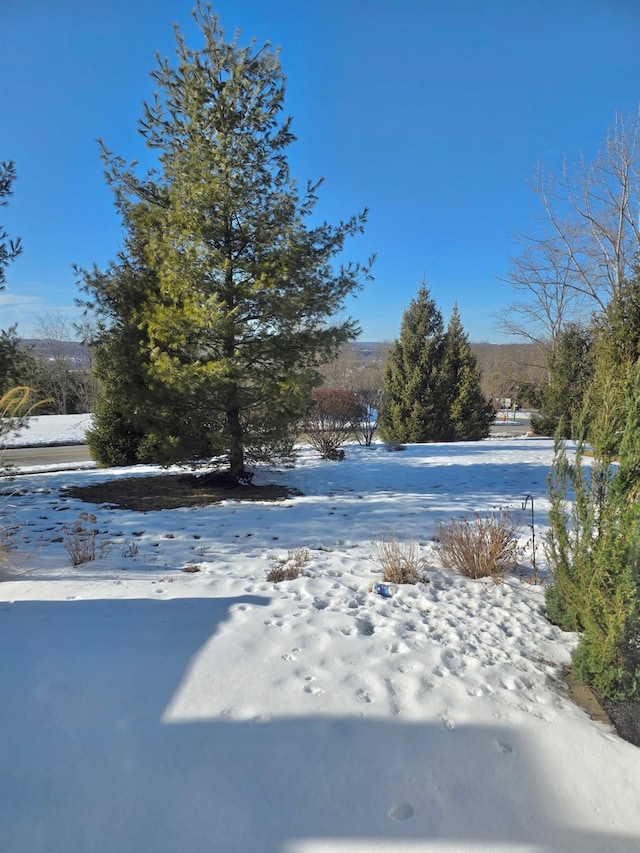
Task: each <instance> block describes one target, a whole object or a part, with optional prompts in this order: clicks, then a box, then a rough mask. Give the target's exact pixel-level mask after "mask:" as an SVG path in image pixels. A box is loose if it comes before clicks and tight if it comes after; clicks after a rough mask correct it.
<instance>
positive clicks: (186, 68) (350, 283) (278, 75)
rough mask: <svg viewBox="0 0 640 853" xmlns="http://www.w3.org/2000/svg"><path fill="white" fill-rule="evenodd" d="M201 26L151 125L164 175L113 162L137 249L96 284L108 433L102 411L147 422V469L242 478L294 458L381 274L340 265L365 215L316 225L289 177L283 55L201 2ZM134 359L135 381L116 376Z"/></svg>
mask: <svg viewBox="0 0 640 853" xmlns="http://www.w3.org/2000/svg"><path fill="white" fill-rule="evenodd" d="M194 15H195V18H196V21H197V23H198V24H199V26H200V28H201V30H202V34H203V36H204V39H205V46H204V48H203V49H202V50H201V51H192V50H190V49H189V48H187V46H186V45H185V43H184V40H183V38H182V36H181V34H180V33H179V32H178V31H176V37H177V50H176V53H177V63H176V66H175V67H172V66H171V65H170V63H169V61H168V60H161V61H159V64H158V67H157V68H156V70H155V71H154V73H153V77H154V80H155V82H156V85H157V88H158V91H157V93H156V94H155V96H154V100H153V102H152V103H150V104H146V105H145V109H144V119H143V120H142V121H141V122H140V132H141V133H142V135H143V136H144V137H145V139H146V141H147V145H148V146H149V148H151V149H152V150H153V151H155V152H157V154H158V165H157V167H156V169H155V170H152V171H150V172H148V173H147V175H146V176H144V177H142V178H140V177H138V176H137V174H136V172H135V170H134V165H133V164H132V165H130V166H127V165H126V164H125V162H124V161H123V160H122V159H121V158H118V157H116V156H114V155H113V154H112V153H111V152H110V151H108V150H107V149H106V148H103V159H104V161H105V163H106V166H107V179H108V181H109V183H110V184H111V186H112V188H113V190H114V193H115V198H116V205H117V207H118V209H119V211H120V213H121V216H122V219H123V223H124V228H125V232H126V234H127V237H126V241H125V246H124V250H123V252H122V253H121V256H120V257H119V259H118V262H117V263H113V264H112V265H111V266H110V267H109V268H108V269H107V271H106V272H105V273H101V272H99V271H97V270H93V272H90V273H83V277H84V289H85V292H86V293H87V294H88V297H89V300H88V304H89V306H90V307H92V308H94V309H95V310H96V312H97V314H98V317H99V318H100V321H101V328H100V332H99V336H98V341H97V347H98V351H99V352H100V351H101V352H102V363H101V365H99V367H98V370H99V375H100V380H101V383H102V395H103V402H102V404H101V407H100V409H99V413H98V417H97V427H96V428H97V429H98V430H102V424H101V418H102V414H100V412H104V413H105V417H107V413H108V411H109V408H114V409H116V410H117V411H118V412H119V413H124V412H125V411H127V410H133V409H135V414H133V411H132V414H130V415H128V416H125V417H128V418H129V419H133V421H134V422H135V423H134V424H133V427H134V430H135V431H138V430H140V431H141V432H142V433H143V440H142V439H141V443H140V444H139V445H138V449H137V451H136V453H137V454H138V455H140V454H142V455H149V454H150V455H153V456H157V457H158V458H161V459H162V461H166V462H184V461H197V460H199V459H202V460H208V459H210V458H211V457H212V456H218V455H219V454H224V455H225V457H226V459H227V462H228V464H229V467H230V469H231V472H232V473H233V474H234V475H239V474H241V473H242V472H243V470H244V466H245V464H246V462H247V461H257V460H259V459H271V458H274V457H278V456H279V455H281V454H287V453H288V452H290V449H291V443H292V440H291V434H292V426H293V425H294V424H296V423H297V422H298V421H299V420H300V417H301V415H302V414H303V413H304V411H305V410H306V408H307V405H308V400H309V394H310V391H311V390H312V388H313V387H315V386H317V385H319V384H320V375H319V372H318V368H319V366H320V365H321V364H322V363H323V362H324V361H326V360H328V359H331V358H333V357H335V355H336V354H337V352H338V349H339V347H340V345H341V344H342V343H344V342H345V341H346V340H348V339H350V338H352V337H354V336H355V334H356V332H357V328H356V324H355V323H354V322H353V321H352V320H344V321H342V322H336V323H332V322H331V321H330V318H331V317H332V316H334V315H335V314H336V312H338V311H339V310H340V309H341V308H342V305H343V300H344V298H345V297H346V296H347V295H348V294H349V293H351V292H352V291H353V290H354V289H355V288H357V287H358V286H359V282H360V280H361V278H362V277H366V276H367V275H368V270H369V265H366V266H360V265H358V264H345V265H342V266H340V267H339V268H337V269H336V268H335V267H334V266H333V261H334V259H335V258H336V257H338V256H340V255H341V254H342V252H343V249H344V244H345V241H346V239H347V237H349V236H352V235H355V234H357V233H359V232H361V231H362V230H363V227H364V223H365V221H366V211H364V212H363V213H362V214H360V215H358V216H354V217H352V218H351V219H348V220H347V221H345V222H340V223H339V224H338V225H337V226H331V225H329V224H327V223H323V224H320V225H317V226H315V227H308V226H307V224H306V220H307V219H308V217H309V216H310V215H311V214H312V212H313V210H314V206H315V203H316V200H317V198H316V190H317V188H318V186H319V183H318V184H315V185H313V184H308V185H307V189H306V192H304V193H303V194H302V195H301V194H300V193H299V191H298V189H297V185H296V182H295V181H294V180H293V179H292V178H291V176H290V173H289V166H288V162H287V158H286V149H287V147H288V146H289V145H290V143H291V142H293V141H294V136H293V134H292V132H291V129H290V119H289V118H281V115H280V114H281V111H282V107H283V102H284V91H285V80H284V76H283V74H282V71H281V69H280V63H279V59H278V55H277V53H274V52H271V51H270V50H269V49H268V46H265V47H263V48H262V49H259V50H256V49H255V46H254V45H253V44H251V45H250V46H249V47H247V48H241V47H240V46H239V45H238V41H237V36H236V37H234V38H233V39H232V40H230V41H228V40H226V39H225V36H224V32H223V31H222V30H221V29H220V26H219V23H218V20H217V18H216V17H215V16H213V15H212V13H211V10H210V8H209V7H208V6H206V7H205V6H204V5H203V4H202V3H198V7H197V9H196V12H195V13H194ZM125 353H126V355H123V354H125ZM123 358H124V359H125V361H126V362H127V364H128V368H129V370H130V371H131V373H132V375H133V377H134V380H133V381H132V382H130V381H128V380H127V381H123V379H122V378H121V377H120V376H119V375H118V373H119V369H120V368H119V366H118V363H119V362H121V361H122V359H123ZM158 412H162V417H158ZM110 423H111V427H110V426H109V425H106V424H105V425H104V426H105V429H104V432H105V434H109V433H110V431H111V429H113V428H114V427H115V422H114V418H112V417H111V418H110Z"/></svg>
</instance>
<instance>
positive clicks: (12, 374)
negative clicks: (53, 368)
mask: <svg viewBox="0 0 640 853" xmlns="http://www.w3.org/2000/svg"><path fill="white" fill-rule="evenodd" d="M37 371H38V362H37V360H36V359H35V358H34V356H33V355H32V353H31V352H30V351H29V350H26V349H24V348H23V347H22V346H21V345H20V339H19V338H18V335H17V333H16V326H15V325H14V326H11V327H10V328H9V329H7V330H6V331H5V330H2V331H0V396H3V395H4V394H5V393H6V392H7V391H9V390H10V389H11V388H15V387H17V386H25V385H33V384H34V379H35V377H36V375H37Z"/></svg>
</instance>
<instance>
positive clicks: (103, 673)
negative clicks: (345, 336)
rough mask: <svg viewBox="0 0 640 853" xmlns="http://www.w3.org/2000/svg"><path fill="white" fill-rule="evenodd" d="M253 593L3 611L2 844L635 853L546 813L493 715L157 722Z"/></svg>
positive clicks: (527, 759) (527, 764) (518, 742)
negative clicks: (465, 719) (449, 720)
mask: <svg viewBox="0 0 640 853" xmlns="http://www.w3.org/2000/svg"><path fill="white" fill-rule="evenodd" d="M267 603H268V599H266V598H261V597H256V596H249V595H245V596H241V597H237V598H226V599H224V598H218V599H216V598H207V599H172V600H165V601H154V600H146V599H144V600H138V599H131V600H122V599H120V600H94V601H62V602H55V601H40V602H38V601H27V602H17V603H13V604H4V605H0V654H1V655H2V660H3V663H4V666H3V700H2V702H1V703H0V725H1V730H2V741H3V747H2V750H1V751H0V825H2V827H3V829H2V835H3V849H6V850H11V851H20V853H45V851H46V853H68V851H70V850H78V851H89V850H90V851H92V853H113V851H118V853H129V851H131V853H133V851H136V853H137V852H138V851H153V853H176V851H180V852H181V853H202V851H224V853H227V851H229V853H236V852H237V853H290V851H294V850H295V851H296V853H297V851H301V853H307V851H313V850H320V849H322V850H332V851H333V850H335V851H339V850H349V851H353V850H358V851H364V850H367V851H375V850H384V851H400V853H401V851H402V850H403V849H407V850H415V849H420V850H425V851H428V850H429V849H431V847H432V846H433V848H434V849H435V848H436V847H437V846H438V844H444V843H446V844H447V845H451V846H450V847H448V849H455V850H456V851H463V850H467V849H468V850H472V849H477V848H475V847H474V845H480V844H484V845H486V846H485V847H483V849H492V850H500V849H504V850H514V849H516V848H518V849H519V846H520V845H523V846H524V847H526V849H527V850H539V851H543V850H548V851H551V850H553V851H557V850H575V851H578V850H580V851H581V853H596V851H598V853H603V851H608V850H612V851H613V850H616V851H628V853H631V851H632V850H633V851H635V850H637V849H638V845H639V844H640V838H624V837H619V836H613V835H603V834H598V833H594V832H589V831H584V832H582V831H579V830H576V829H574V828H569V827H568V826H566V825H563V820H562V815H561V814H560V813H558V814H550V813H549V806H548V803H549V800H550V799H551V797H550V794H549V791H548V782H547V780H546V779H545V778H544V776H543V774H542V773H541V771H540V769H539V768H538V767H537V765H536V761H535V756H533V755H532V754H531V749H530V747H529V745H528V744H527V742H526V740H525V739H524V738H523V737H522V735H521V734H519V733H518V732H517V731H513V730H509V729H506V728H501V727H499V726H494V727H486V726H460V727H458V728H454V729H451V730H449V729H447V728H446V727H444V726H441V725H439V724H435V723H415V722H413V723H403V722H401V721H398V722H391V721H389V720H376V719H372V718H368V719H356V718H349V717H344V718H335V717H318V716H315V717H314V716H312V717H296V718H294V717H291V718H284V719H282V718H277V719H273V720H268V719H265V718H261V719H256V720H254V721H239V720H233V719H231V718H229V719H224V718H217V719H203V720H189V719H187V720H185V721H184V722H164V721H163V717H164V716H166V709H167V707H168V705H169V704H170V703H171V701H172V698H173V697H174V696H175V694H176V691H177V690H178V689H179V686H180V685H181V684H182V683H183V681H184V679H185V678H187V677H188V676H189V672H190V671H191V670H192V664H193V661H194V659H195V658H196V657H197V654H198V651H199V649H201V648H202V647H203V646H204V645H205V644H206V643H208V642H210V641H211V640H212V638H213V642H214V643H215V634H216V632H217V631H218V630H219V629H220V626H221V625H222V623H223V622H224V621H225V620H226V619H227V618H228V616H229V611H230V609H232V610H233V612H234V613H236V614H237V612H238V610H239V611H241V613H242V616H243V618H260V615H259V608H260V607H261V606H262V605H266V604H267ZM254 610H255V611H256V612H255V613H252V611H254ZM254 667H255V662H254V661H251V662H250V663H249V665H248V666H247V669H246V672H238V673H237V677H238V678H244V677H250V675H251V672H252V671H253V669H254ZM256 705H257V706H258V707H259V705H260V701H259V697H256ZM195 712H197V709H196V710H195ZM195 712H194V713H195ZM405 845H406V847H405ZM416 845H419V846H416Z"/></svg>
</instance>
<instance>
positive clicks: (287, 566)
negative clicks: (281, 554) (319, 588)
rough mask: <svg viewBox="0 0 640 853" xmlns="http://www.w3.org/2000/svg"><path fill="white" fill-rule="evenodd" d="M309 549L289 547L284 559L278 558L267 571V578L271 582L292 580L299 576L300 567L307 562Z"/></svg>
mask: <svg viewBox="0 0 640 853" xmlns="http://www.w3.org/2000/svg"><path fill="white" fill-rule="evenodd" d="M309 559H310V556H309V549H308V548H303V547H298V548H290V549H289V552H288V554H287V557H286V559H284V558H281V559H279V560H278V561H277V562H276V564H275V566H274V567H273V568H272V569H270V570H269V571H268V572H267V580H268V581H271V582H272V583H280V581H292V580H295V579H296V578H298V577H300V575H301V573H302V569H303V568H304V567H305V566H306V565H307V563H308V562H309Z"/></svg>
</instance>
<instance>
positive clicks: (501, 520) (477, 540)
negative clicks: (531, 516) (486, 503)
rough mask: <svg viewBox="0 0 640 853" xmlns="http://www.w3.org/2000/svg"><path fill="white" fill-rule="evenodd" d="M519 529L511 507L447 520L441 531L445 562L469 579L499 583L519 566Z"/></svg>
mask: <svg viewBox="0 0 640 853" xmlns="http://www.w3.org/2000/svg"><path fill="white" fill-rule="evenodd" d="M519 529H520V524H519V523H518V522H517V521H515V520H514V518H513V516H512V515H511V513H510V512H508V511H507V510H499V511H496V512H494V513H492V514H491V515H487V516H481V515H479V514H478V513H474V514H473V515H472V516H471V517H463V518H459V519H453V520H452V521H447V522H444V523H442V524H441V525H440V528H439V533H438V540H439V542H438V550H439V552H440V558H441V560H442V564H443V565H444V566H446V567H447V568H452V569H456V570H457V571H458V572H460V573H461V574H463V575H465V576H466V577H468V578H474V579H477V578H486V577H490V578H493V580H494V581H496V582H498V581H500V580H502V579H503V578H504V576H505V575H506V574H507V573H508V572H510V571H511V570H512V569H513V568H515V566H516V565H517V562H518V560H517V556H518V533H519Z"/></svg>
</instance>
